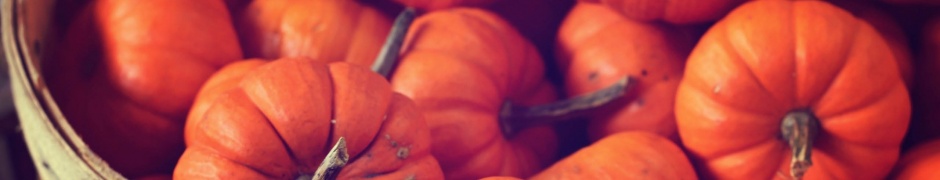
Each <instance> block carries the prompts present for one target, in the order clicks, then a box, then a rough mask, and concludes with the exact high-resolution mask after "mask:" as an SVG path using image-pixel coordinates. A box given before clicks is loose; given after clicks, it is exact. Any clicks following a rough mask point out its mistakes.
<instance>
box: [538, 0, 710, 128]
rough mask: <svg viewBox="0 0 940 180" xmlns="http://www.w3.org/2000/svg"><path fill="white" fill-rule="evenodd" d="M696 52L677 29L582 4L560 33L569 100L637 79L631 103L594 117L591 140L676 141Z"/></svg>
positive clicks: (627, 101)
mask: <svg viewBox="0 0 940 180" xmlns="http://www.w3.org/2000/svg"><path fill="white" fill-rule="evenodd" d="M691 49H692V37H691V36H689V35H686V34H683V33H682V32H680V31H679V30H678V29H676V28H674V27H672V26H669V25H666V24H662V23H649V22H641V21H636V20H631V19H628V18H624V17H623V16H621V15H620V14H617V13H616V12H614V11H613V10H610V9H609V8H606V7H604V6H602V5H598V4H593V3H584V2H581V3H578V4H577V5H576V6H575V7H574V9H572V11H571V12H570V13H569V15H568V17H567V19H566V20H565V22H564V24H563V25H562V27H561V30H560V33H559V34H558V48H557V50H556V52H557V54H558V64H559V66H560V69H561V72H563V73H564V77H565V88H566V90H567V93H568V94H569V96H578V95H584V94H589V93H592V92H595V91H598V90H601V89H603V88H606V87H608V86H610V85H612V84H614V83H615V82H617V81H618V80H620V79H621V78H623V77H624V76H627V75H629V76H631V77H632V78H633V79H631V80H632V81H631V83H634V84H633V85H634V87H632V88H633V89H631V90H630V91H631V92H630V95H629V98H625V99H624V100H623V101H619V102H616V103H617V105H615V106H611V107H610V109H605V110H606V111H604V112H602V113H600V114H594V115H592V120H591V122H590V123H589V127H590V129H589V130H588V133H589V134H590V137H591V139H593V140H597V139H600V138H603V137H604V136H606V135H609V134H614V133H617V132H622V131H631V130H643V131H649V132H653V133H656V134H659V135H662V136H665V137H670V138H674V139H677V138H678V134H677V133H676V119H675V113H674V112H673V108H674V107H675V105H674V102H675V94H676V88H677V87H678V86H679V80H681V79H682V70H683V68H684V66H685V59H686V57H687V56H688V53H689V52H690V51H691Z"/></svg>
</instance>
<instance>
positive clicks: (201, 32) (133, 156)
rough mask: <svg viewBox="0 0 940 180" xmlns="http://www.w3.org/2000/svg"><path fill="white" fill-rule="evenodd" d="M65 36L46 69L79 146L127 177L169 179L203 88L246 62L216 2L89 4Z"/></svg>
mask: <svg viewBox="0 0 940 180" xmlns="http://www.w3.org/2000/svg"><path fill="white" fill-rule="evenodd" d="M167 12H173V13H167ZM62 39H63V40H62V41H61V42H60V43H58V48H57V49H56V50H54V51H55V52H56V53H54V54H53V55H52V56H49V57H50V58H49V59H46V60H45V62H44V65H43V71H44V72H43V75H44V76H45V79H46V80H47V82H48V84H49V88H50V92H51V94H52V96H53V98H54V99H55V100H56V103H57V104H58V108H59V109H60V110H61V112H62V114H63V115H64V116H65V118H66V119H67V120H68V121H69V123H70V126H71V127H73V128H74V130H75V132H76V133H77V134H78V135H79V136H81V137H82V141H83V142H84V143H85V144H87V145H88V146H89V147H90V148H91V150H92V151H93V152H94V153H95V154H97V155H98V156H100V157H101V158H102V159H103V160H105V161H106V162H107V163H108V164H109V166H110V167H111V168H113V169H115V170H116V171H117V172H119V173H121V174H122V175H123V176H125V177H127V178H136V177H141V176H144V175H152V174H161V173H167V174H168V173H170V172H172V168H173V165H174V163H175V162H176V161H175V159H177V158H178V157H179V156H180V153H182V150H183V148H184V146H183V138H182V132H183V123H184V120H185V117H186V113H187V112H188V111H189V108H190V106H191V105H192V102H193V98H194V97H195V95H196V92H197V91H198V90H199V87H200V86H201V85H202V83H204V82H205V81H206V79H207V78H209V76H210V75H211V74H212V73H214V72H215V71H216V70H217V69H218V68H220V67H222V66H223V65H224V64H226V63H229V62H233V61H236V60H239V59H241V58H242V57H241V50H240V48H239V46H238V42H237V37H236V35H235V31H234V29H233V28H232V25H231V20H230V19H229V15H228V11H227V10H226V9H225V4H224V3H223V2H222V1H218V0H209V1H178V0H166V1H123V0H100V1H92V2H90V3H89V4H88V5H87V7H85V8H84V9H83V10H82V11H80V14H78V15H76V17H75V20H74V22H72V23H71V24H70V25H69V27H68V28H67V30H66V32H65V35H64V36H62ZM208 47H211V48H208Z"/></svg>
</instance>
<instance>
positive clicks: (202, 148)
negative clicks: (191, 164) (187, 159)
mask: <svg viewBox="0 0 940 180" xmlns="http://www.w3.org/2000/svg"><path fill="white" fill-rule="evenodd" d="M190 147H191V148H193V149H192V151H203V152H202V153H203V155H210V156H213V157H219V158H218V159H220V160H224V161H228V162H232V164H238V165H241V166H242V167H245V168H246V169H250V170H252V171H254V172H255V173H258V174H260V175H263V176H265V177H266V178H271V179H274V178H275V177H277V176H273V175H271V174H267V173H265V172H264V171H261V169H258V168H255V167H253V166H249V165H247V164H244V163H241V162H236V161H234V160H232V159H231V158H227V157H225V156H222V155H220V154H219V152H218V151H217V150H214V149H213V148H210V147H208V146H207V145H204V144H195V145H193V146H188V147H186V148H187V149H186V151H190V149H189V148H190ZM173 171H174V173H175V171H176V170H175V168H174V170H173Z"/></svg>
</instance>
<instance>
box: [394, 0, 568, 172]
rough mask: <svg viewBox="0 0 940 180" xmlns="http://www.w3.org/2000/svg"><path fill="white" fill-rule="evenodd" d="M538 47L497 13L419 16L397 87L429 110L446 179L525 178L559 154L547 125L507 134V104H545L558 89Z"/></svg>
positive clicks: (436, 152)
mask: <svg viewBox="0 0 940 180" xmlns="http://www.w3.org/2000/svg"><path fill="white" fill-rule="evenodd" d="M543 68H544V67H543V65H542V60H541V58H540V57H539V55H538V53H537V52H536V51H535V48H534V47H533V46H532V45H531V44H530V43H528V42H526V41H525V40H524V39H523V38H522V37H521V36H520V35H519V34H518V33H517V32H516V31H515V30H514V29H512V28H511V27H510V26H509V25H508V24H507V23H506V22H504V21H503V20H501V19H499V17H497V16H496V15H494V14H493V13H490V12H487V11H484V10H480V9H471V8H455V9H450V10H443V11H434V12H430V13H428V14H425V15H423V16H421V17H419V18H418V19H416V20H415V21H414V24H412V26H411V29H410V31H409V32H408V35H407V38H406V40H405V45H404V46H403V49H402V54H401V60H400V62H399V65H398V67H397V69H396V70H395V73H394V75H393V76H392V79H391V80H392V81H391V82H392V88H393V89H394V90H395V91H396V92H400V93H402V94H404V95H406V96H408V97H410V98H412V99H413V100H414V101H415V103H416V104H417V105H418V107H419V109H421V110H423V111H424V112H425V114H426V117H427V121H428V126H429V127H430V128H431V137H432V144H433V147H432V153H433V154H434V156H435V157H437V158H438V160H439V161H440V162H441V168H442V169H443V170H444V173H445V174H446V177H447V179H478V178H483V177H488V176H497V175H503V176H516V177H525V176H528V175H531V174H534V173H536V172H538V171H539V170H541V168H543V167H544V166H546V165H547V164H548V163H549V162H550V160H551V158H554V156H555V153H556V152H555V151H556V148H557V142H556V139H555V134H554V132H553V130H552V129H551V128H550V127H544V126H543V127H534V128H529V129H525V130H523V131H520V132H519V133H517V134H515V135H514V136H512V137H510V138H508V139H507V138H506V137H504V135H503V133H502V131H501V129H500V124H499V120H498V118H499V113H500V110H501V108H502V106H503V103H504V102H506V101H510V102H512V103H516V104H521V105H533V104H540V103H547V102H550V101H552V100H554V96H555V94H554V93H555V92H554V91H553V89H552V87H551V85H549V84H548V82H547V81H546V80H545V78H544V77H543V76H544V69H543Z"/></svg>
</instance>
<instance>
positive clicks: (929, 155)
mask: <svg viewBox="0 0 940 180" xmlns="http://www.w3.org/2000/svg"><path fill="white" fill-rule="evenodd" d="M937 166H940V140H933V141H930V142H926V143H923V144H920V145H917V146H915V147H914V148H913V149H910V150H907V151H906V152H904V154H902V155H901V159H900V160H898V163H897V165H895V166H894V170H893V172H891V179H900V180H908V179H937V178H940V171H937Z"/></svg>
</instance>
